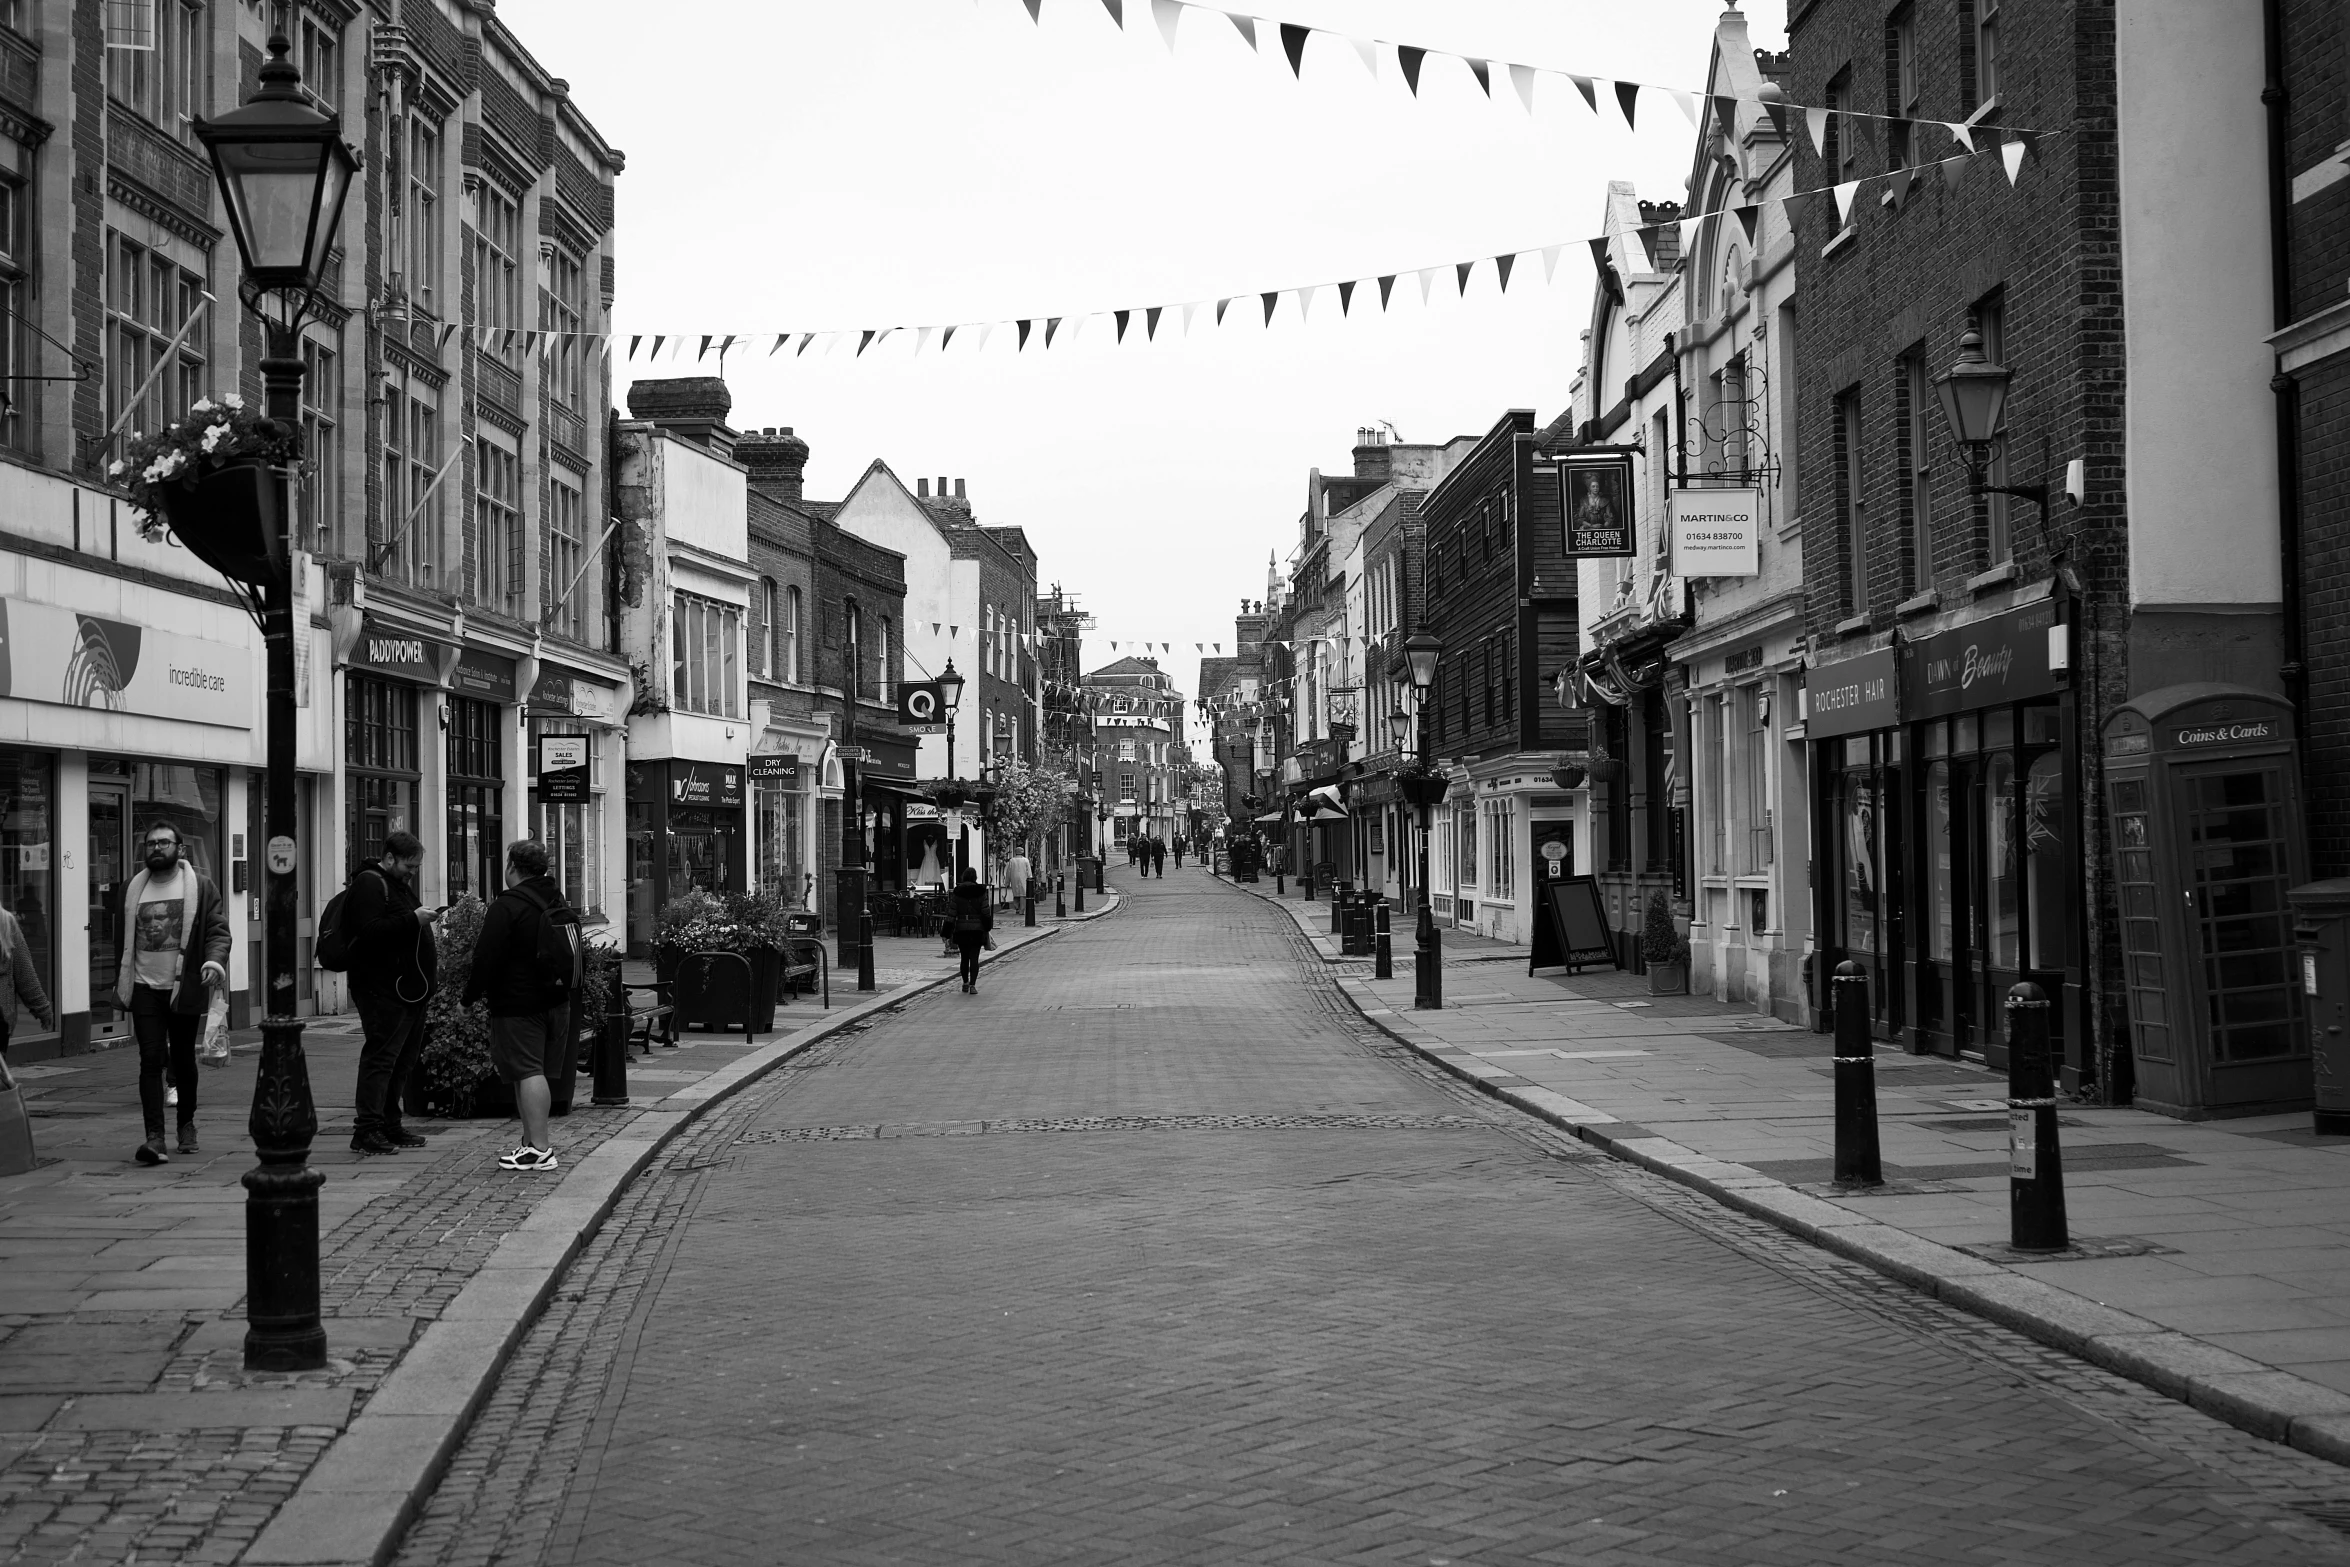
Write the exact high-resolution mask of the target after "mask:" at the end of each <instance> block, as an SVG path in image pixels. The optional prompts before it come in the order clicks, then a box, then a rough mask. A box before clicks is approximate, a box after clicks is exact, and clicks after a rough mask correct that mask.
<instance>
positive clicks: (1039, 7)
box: [1027, 0, 1044, 27]
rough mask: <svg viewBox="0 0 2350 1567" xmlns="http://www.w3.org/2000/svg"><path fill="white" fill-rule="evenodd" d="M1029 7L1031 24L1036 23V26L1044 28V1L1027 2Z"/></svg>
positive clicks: (1031, 0) (1033, 0)
mask: <svg viewBox="0 0 2350 1567" xmlns="http://www.w3.org/2000/svg"><path fill="white" fill-rule="evenodd" d="M1027 5H1028V20H1030V21H1031V22H1034V23H1036V24H1037V25H1038V26H1040V27H1041V26H1043V25H1044V0H1027Z"/></svg>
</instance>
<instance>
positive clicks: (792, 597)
mask: <svg viewBox="0 0 2350 1567" xmlns="http://www.w3.org/2000/svg"><path fill="white" fill-rule="evenodd" d="M773 633H774V636H775V638H776V643H775V650H776V665H775V675H776V678H777V679H779V680H783V681H788V682H791V683H793V684H797V683H798V681H799V678H800V590H799V588H798V587H797V586H796V585H795V586H792V587H787V588H785V589H784V590H783V615H782V618H781V619H780V620H778V621H777V622H775V624H774V628H773Z"/></svg>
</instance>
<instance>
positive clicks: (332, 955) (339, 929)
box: [310, 866, 383, 974]
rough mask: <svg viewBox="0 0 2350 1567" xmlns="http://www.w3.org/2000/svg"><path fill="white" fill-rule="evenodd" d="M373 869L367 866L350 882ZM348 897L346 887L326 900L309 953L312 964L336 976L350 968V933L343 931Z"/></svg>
mask: <svg viewBox="0 0 2350 1567" xmlns="http://www.w3.org/2000/svg"><path fill="white" fill-rule="evenodd" d="M373 869H374V867H373V866H369V867H367V868H366V869H363V870H361V871H360V872H359V875H358V876H353V877H352V878H351V880H352V881H353V882H354V883H355V882H357V881H358V880H359V876H364V875H366V874H367V872H368V870H373ZM376 874H377V875H379V876H380V875H382V874H383V873H382V872H381V871H377V872H376ZM350 896H351V889H350V887H348V886H346V887H344V888H343V890H342V891H341V892H338V893H336V894H335V895H334V896H333V897H332V898H330V899H328V900H327V905H326V907H325V908H324V909H322V910H320V911H319V915H318V940H317V942H316V944H315V945H314V946H313V947H312V948H311V953H310V960H311V961H312V962H313V963H316V964H317V965H318V966H319V967H320V968H322V969H326V970H329V971H330V972H333V973H336V974H340V973H343V972H344V971H345V970H347V969H349V968H350V966H351V933H350V932H349V931H347V930H345V929H343V904H344V902H345V901H346V900H348V899H349V898H350Z"/></svg>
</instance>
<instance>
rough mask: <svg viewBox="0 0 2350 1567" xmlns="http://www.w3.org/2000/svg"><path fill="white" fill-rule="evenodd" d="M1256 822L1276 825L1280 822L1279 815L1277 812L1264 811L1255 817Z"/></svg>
mask: <svg viewBox="0 0 2350 1567" xmlns="http://www.w3.org/2000/svg"><path fill="white" fill-rule="evenodd" d="M1257 820H1258V821H1260V822H1266V823H1270V824H1274V825H1278V824H1279V823H1280V821H1281V813H1280V812H1279V811H1266V812H1263V813H1262V814H1260V815H1259V816H1258V817H1257Z"/></svg>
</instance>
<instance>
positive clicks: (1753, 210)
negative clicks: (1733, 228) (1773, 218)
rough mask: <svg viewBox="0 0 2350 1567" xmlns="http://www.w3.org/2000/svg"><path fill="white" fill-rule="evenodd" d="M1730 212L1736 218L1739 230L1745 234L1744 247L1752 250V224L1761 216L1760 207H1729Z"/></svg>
mask: <svg viewBox="0 0 2350 1567" xmlns="http://www.w3.org/2000/svg"><path fill="white" fill-rule="evenodd" d="M1730 214H1731V216H1732V217H1735V218H1736V219H1737V220H1738V228H1739V231H1740V232H1741V233H1743V234H1745V236H1746V248H1747V249H1748V250H1752V249H1753V248H1754V224H1755V220H1756V219H1757V218H1759V217H1761V216H1762V208H1760V207H1757V206H1744V207H1733V208H1731V209H1730Z"/></svg>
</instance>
